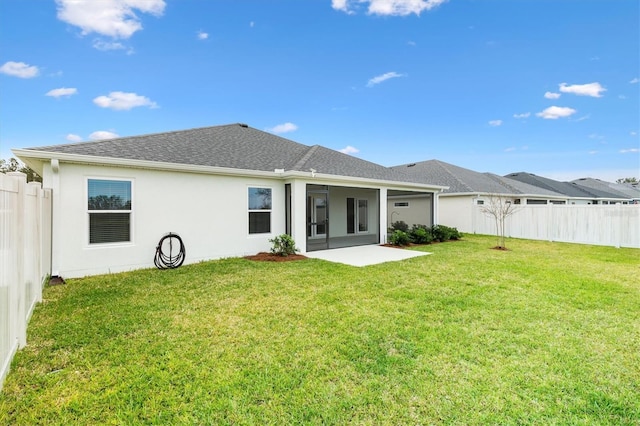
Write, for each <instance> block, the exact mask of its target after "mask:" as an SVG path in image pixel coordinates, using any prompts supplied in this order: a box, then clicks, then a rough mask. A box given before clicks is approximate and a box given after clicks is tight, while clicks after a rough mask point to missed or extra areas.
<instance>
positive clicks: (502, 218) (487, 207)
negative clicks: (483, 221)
mask: <svg viewBox="0 0 640 426" xmlns="http://www.w3.org/2000/svg"><path fill="white" fill-rule="evenodd" d="M488 201H489V202H488V203H485V204H483V205H482V206H481V207H480V211H481V212H482V213H484V214H486V215H487V216H491V217H492V218H493V219H494V221H495V223H496V237H497V238H498V241H497V242H498V245H497V247H496V248H501V249H506V248H507V246H506V244H505V231H504V224H505V222H506V220H507V218H508V217H509V216H511V215H512V214H514V213H515V212H517V211H518V205H516V204H514V203H512V202H511V200H509V199H507V198H506V197H503V196H501V195H497V194H491V195H490V196H489V200H488Z"/></svg>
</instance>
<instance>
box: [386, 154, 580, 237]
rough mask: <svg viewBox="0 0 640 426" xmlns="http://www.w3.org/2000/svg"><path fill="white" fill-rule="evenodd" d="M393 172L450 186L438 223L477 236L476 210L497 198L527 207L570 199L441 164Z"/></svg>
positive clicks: (428, 163)
mask: <svg viewBox="0 0 640 426" xmlns="http://www.w3.org/2000/svg"><path fill="white" fill-rule="evenodd" d="M392 169H394V170H396V171H398V172H402V173H405V174H408V175H410V176H411V179H413V180H416V181H419V182H433V183H434V184H436V185H442V186H446V187H447V188H446V189H445V190H444V191H443V192H442V193H441V194H439V196H438V204H437V205H438V213H437V214H438V223H440V224H442V225H447V226H452V227H455V228H457V229H458V230H459V231H461V232H475V223H474V220H475V218H476V215H475V214H474V207H475V206H478V205H482V204H486V203H488V202H489V201H490V198H491V197H493V196H499V197H504V198H505V199H506V200H508V201H509V202H512V203H514V204H525V205H540V204H567V202H568V200H569V198H570V197H568V196H567V195H564V194H561V193H559V192H555V191H551V190H548V189H545V188H539V187H537V186H534V185H530V184H527V183H524V182H520V181H517V180H514V179H509V178H506V177H502V176H498V175H495V174H493V173H480V172H476V171H473V170H470V169H465V168H464V167H460V166H456V165H453V164H449V163H446V162H444V161H440V160H428V161H421V162H417V163H409V164H402V165H399V166H393V167H392ZM405 201H408V200H405ZM393 207H394V206H391V205H389V207H388V208H389V210H391V209H392V208H393ZM392 212H399V215H395V214H394V221H395V220H404V221H405V222H407V224H412V223H414V222H411V221H407V220H405V219H404V218H403V212H402V210H401V209H399V208H397V207H395V208H394V209H393V210H392ZM409 214H410V213H409ZM398 218H400V219H398Z"/></svg>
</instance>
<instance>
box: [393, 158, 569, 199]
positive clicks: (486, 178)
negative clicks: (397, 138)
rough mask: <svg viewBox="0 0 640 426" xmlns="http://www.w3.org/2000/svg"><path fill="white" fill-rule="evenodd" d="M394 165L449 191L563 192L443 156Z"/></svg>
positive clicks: (554, 195)
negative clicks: (471, 167)
mask: <svg viewBox="0 0 640 426" xmlns="http://www.w3.org/2000/svg"><path fill="white" fill-rule="evenodd" d="M392 169H394V170H399V171H403V172H405V173H407V174H409V175H411V176H412V177H413V178H414V179H420V180H422V181H423V182H432V183H433V184H436V185H443V186H448V187H449V189H447V190H445V191H444V193H445V194H447V193H449V194H466V193H469V194H478V193H482V194H505V195H539V196H544V197H553V198H558V197H559V198H562V197H564V196H563V195H562V194H560V193H557V192H554V191H551V190H546V189H542V188H539V187H536V186H533V185H529V184H526V183H522V182H519V181H515V180H512V179H508V178H505V177H502V176H498V175H495V174H492V173H479V172H476V171H473V170H469V169H465V168H464V167H459V166H456V165H453V164H449V163H445V162H444V161H440V160H428V161H421V162H419V163H410V164H403V165H400V166H393V167H392Z"/></svg>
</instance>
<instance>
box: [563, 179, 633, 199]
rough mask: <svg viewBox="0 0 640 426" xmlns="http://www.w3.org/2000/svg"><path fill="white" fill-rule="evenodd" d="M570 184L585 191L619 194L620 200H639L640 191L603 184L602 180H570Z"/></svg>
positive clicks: (621, 185)
mask: <svg viewBox="0 0 640 426" xmlns="http://www.w3.org/2000/svg"><path fill="white" fill-rule="evenodd" d="M571 183H574V184H576V185H578V186H581V187H585V188H587V190H589V188H590V189H596V190H601V191H605V192H610V193H613V194H619V195H620V197H622V198H630V199H636V200H637V199H640V189H638V188H634V187H633V186H631V185H625V184H623V183H613V182H605V181H603V180H600V179H593V178H581V179H575V180H572V181H571Z"/></svg>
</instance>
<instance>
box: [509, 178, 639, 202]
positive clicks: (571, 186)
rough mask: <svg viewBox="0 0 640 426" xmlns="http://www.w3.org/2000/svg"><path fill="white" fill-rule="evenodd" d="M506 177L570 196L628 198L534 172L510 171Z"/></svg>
mask: <svg viewBox="0 0 640 426" xmlns="http://www.w3.org/2000/svg"><path fill="white" fill-rule="evenodd" d="M505 177H507V178H510V179H513V180H518V181H520V182H524V183H528V184H530V185H534V186H538V187H540V188H545V189H549V190H552V191H556V192H559V193H561V194H564V195H567V196H569V197H577V198H591V199H594V198H605V199H620V198H628V197H624V196H623V197H621V196H620V194H613V193H611V192H608V191H601V190H598V189H592V188H586V187H584V186H580V185H577V184H575V183H573V182H560V181H557V180H553V179H549V178H546V177H542V176H537V175H534V174H533V173H526V172H518V173H510V174H508V175H506V176H505Z"/></svg>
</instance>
